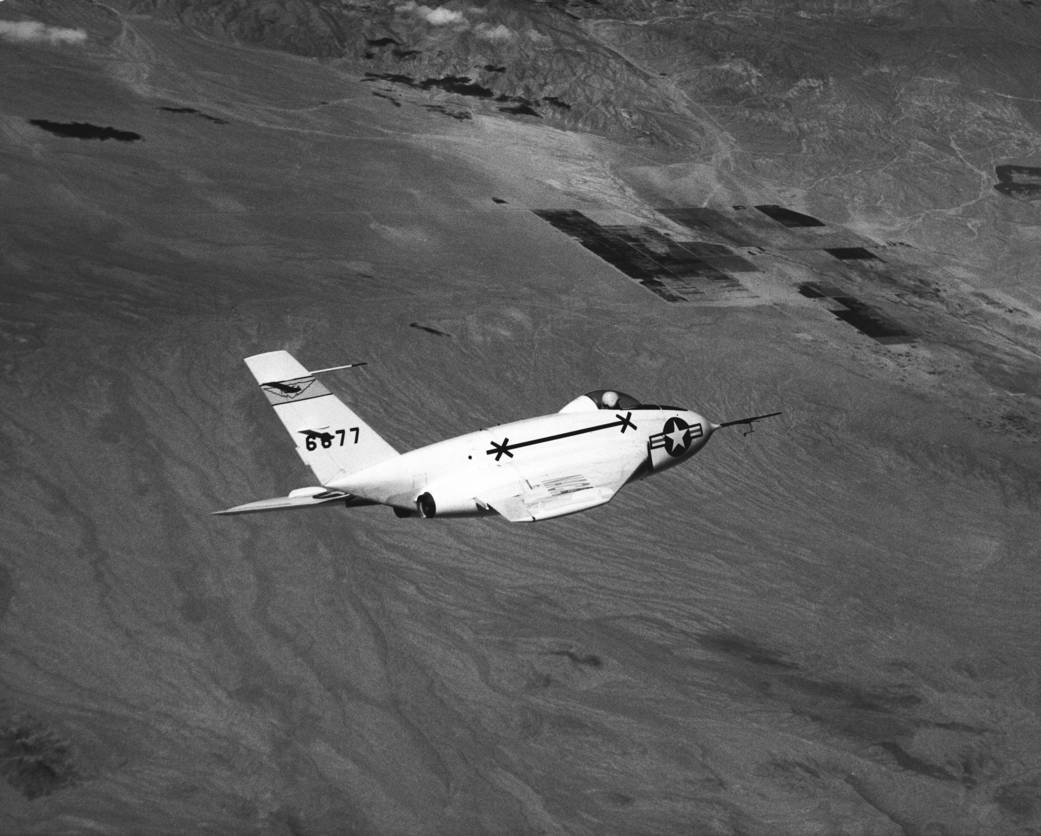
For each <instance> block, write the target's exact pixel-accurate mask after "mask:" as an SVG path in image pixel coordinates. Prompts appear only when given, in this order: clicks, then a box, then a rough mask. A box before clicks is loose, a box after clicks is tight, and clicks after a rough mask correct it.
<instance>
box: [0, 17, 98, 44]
mask: <svg viewBox="0 0 1041 836" xmlns="http://www.w3.org/2000/svg"><path fill="white" fill-rule="evenodd" d="M0 38H3V39H5V40H8V41H16V42H19V43H49V44H81V43H83V42H84V41H86V40H87V33H86V32H85V31H84V30H82V29H62V28H61V27H59V26H47V25H46V24H43V23H40V22H39V21H37V20H0Z"/></svg>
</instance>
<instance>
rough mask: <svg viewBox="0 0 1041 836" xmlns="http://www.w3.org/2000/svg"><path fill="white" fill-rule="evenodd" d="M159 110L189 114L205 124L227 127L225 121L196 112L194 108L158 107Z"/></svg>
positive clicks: (199, 111)
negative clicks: (210, 123)
mask: <svg viewBox="0 0 1041 836" xmlns="http://www.w3.org/2000/svg"><path fill="white" fill-rule="evenodd" d="M159 109H160V110H165V111H166V112H167V113H190V114H192V115H194V116H198V117H199V118H200V119H205V120H206V121H207V122H213V124H215V125H227V124H228V121H227V120H226V119H221V118H220V117H218V116H210V114H208V113H203V112H202V111H201V110H196V109H195V108H194V107H160V108H159Z"/></svg>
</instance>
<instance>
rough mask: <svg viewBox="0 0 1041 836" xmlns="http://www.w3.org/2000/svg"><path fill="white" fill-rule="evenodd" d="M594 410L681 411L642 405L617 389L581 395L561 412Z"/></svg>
mask: <svg viewBox="0 0 1041 836" xmlns="http://www.w3.org/2000/svg"><path fill="white" fill-rule="evenodd" d="M594 409H624V410H633V409H668V410H681V409H682V408H681V407H678V406H662V405H661V404H656V403H640V402H639V401H638V400H636V398H634V397H633V396H632V395H627V394H625V392H620V391H618V390H617V389H596V390H594V391H592V392H586V393H585V394H584V395H579V396H578V397H577V398H575V399H574V400H573V401H571V403H569V404H567V405H566V406H565V407H564V408H563V409H561V410H560V411H561V412H587V411H592V410H594Z"/></svg>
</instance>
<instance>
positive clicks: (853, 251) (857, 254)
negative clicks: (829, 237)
mask: <svg viewBox="0 0 1041 836" xmlns="http://www.w3.org/2000/svg"><path fill="white" fill-rule="evenodd" d="M825 252H826V253H829V254H831V255H833V256H835V258H837V259H839V260H840V261H858V260H865V261H866V260H871V259H874V260H875V261H881V260H882V259H880V258H879V257H878V256H877V255H875V254H874V253H873V252H871V250H869V249H868V248H867V247H831V248H830V249H826V250H825Z"/></svg>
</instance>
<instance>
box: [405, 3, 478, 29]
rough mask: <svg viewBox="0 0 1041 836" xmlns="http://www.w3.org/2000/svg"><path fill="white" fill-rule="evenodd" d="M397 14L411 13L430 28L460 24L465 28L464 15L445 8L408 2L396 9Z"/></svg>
mask: <svg viewBox="0 0 1041 836" xmlns="http://www.w3.org/2000/svg"><path fill="white" fill-rule="evenodd" d="M397 10H398V11H399V12H405V13H411V14H414V15H416V17H420V18H422V19H423V20H425V21H426V22H427V23H429V24H430V25H431V26H451V25H453V24H458V23H461V24H463V25H464V26H467V25H468V23H467V20H466V15H464V14H463V13H462V12H457V11H455V10H454V9H449V8H448V7H447V6H438V7H437V8H436V9H435V8H431V7H430V6H424V5H421V4H419V3H416V2H408V3H405V4H403V5H401V6H398V7H397Z"/></svg>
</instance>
